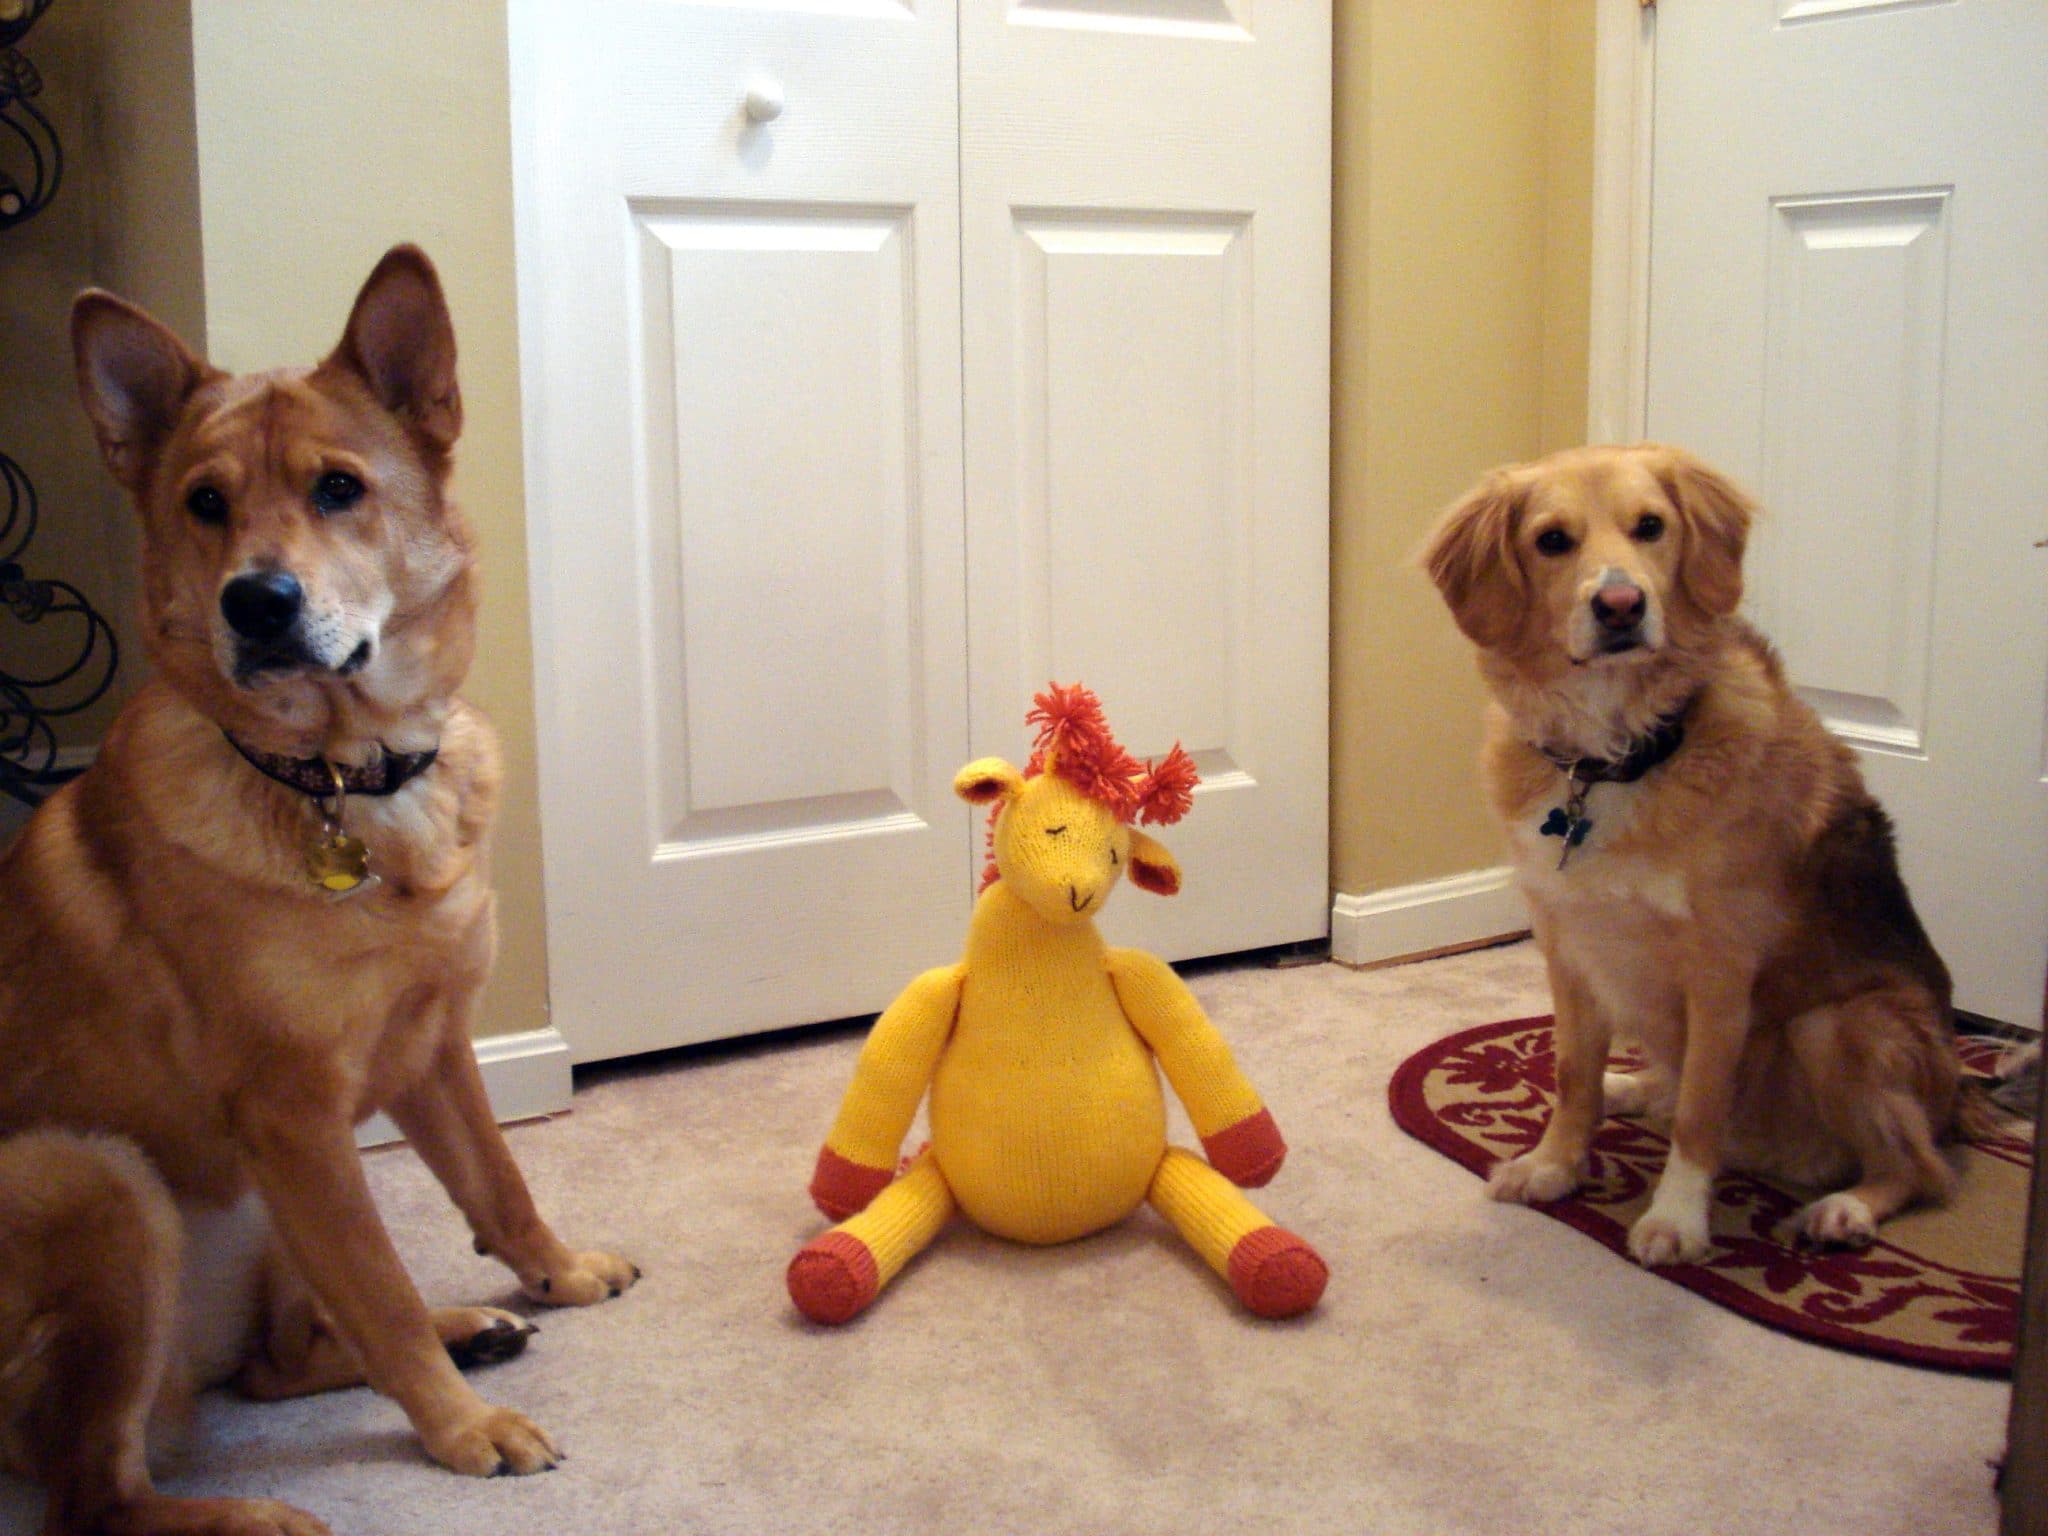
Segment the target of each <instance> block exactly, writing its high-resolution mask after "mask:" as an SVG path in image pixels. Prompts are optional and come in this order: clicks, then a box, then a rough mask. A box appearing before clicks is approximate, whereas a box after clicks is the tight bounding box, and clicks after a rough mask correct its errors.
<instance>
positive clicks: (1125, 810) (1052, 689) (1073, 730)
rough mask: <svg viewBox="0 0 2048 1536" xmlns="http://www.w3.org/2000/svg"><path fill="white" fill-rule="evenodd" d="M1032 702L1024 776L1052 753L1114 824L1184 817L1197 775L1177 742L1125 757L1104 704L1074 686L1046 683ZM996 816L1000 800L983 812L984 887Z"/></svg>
mask: <svg viewBox="0 0 2048 1536" xmlns="http://www.w3.org/2000/svg"><path fill="white" fill-rule="evenodd" d="M1031 705H1032V708H1031V712H1030V713H1029V714H1027V715H1026V716H1025V717H1024V723H1025V724H1026V725H1035V726H1037V727H1038V736H1037V738H1036V739H1035V740H1034V741H1033V743H1032V751H1031V760H1030V762H1028V763H1026V764H1025V765H1024V777H1025V778H1027V779H1033V778H1036V777H1038V775H1040V774H1041V773H1044V772H1045V765H1046V760H1047V758H1048V757H1050V758H1051V761H1052V771H1053V772H1054V773H1055V774H1057V775H1059V777H1061V778H1063V779H1065V780H1066V781H1067V782H1068V783H1069V784H1071V785H1073V786H1074V788H1076V789H1078V790H1079V791H1080V792H1081V793H1082V794H1084V795H1086V796H1087V797H1088V798H1089V799H1090V800H1093V801H1095V802H1096V804H1098V805H1101V806H1105V807H1107V808H1108V810H1109V811H1110V813H1111V814H1112V815H1114V816H1115V817H1116V819H1117V820H1118V821H1121V822H1125V823H1129V822H1132V821H1138V822H1142V823H1144V824H1145V825H1146V826H1171V825H1172V824H1173V823H1174V822H1176V821H1179V820H1180V819H1181V817H1183V816H1185V815H1187V813H1188V808H1189V807H1190V806H1191V805H1193V804H1194V798H1195V797H1194V790H1195V786H1196V785H1197V784H1199V783H1200V782H1201V775H1200V774H1198V773H1197V772H1196V771H1195V762H1194V759H1193V758H1191V757H1189V756H1188V755H1187V753H1186V752H1184V751H1182V750H1181V746H1180V743H1179V742H1175V743H1174V744H1173V749H1172V750H1171V751H1170V752H1168V753H1167V754H1166V756H1164V757H1162V758H1161V759H1160V760H1159V761H1158V762H1156V763H1147V762H1144V761H1143V760H1141V759H1139V758H1135V757H1133V756H1131V754H1130V753H1128V752H1126V751H1125V750H1124V749H1123V747H1122V746H1121V745H1120V744H1119V743H1118V741H1117V739H1116V737H1115V736H1113V735H1112V734H1111V733H1110V729H1109V721H1108V720H1107V719H1105V718H1104V717H1103V713H1102V701H1101V700H1100V699H1098V698H1097V697H1096V696H1095V693H1094V691H1093V690H1092V689H1089V688H1086V687H1083V686H1082V685H1081V684H1079V683H1074V684H1071V685H1069V686H1064V687H1063V686H1062V685H1060V684H1059V683H1048V684H1046V691H1045V692H1044V693H1041V694H1037V695H1035V696H1034V697H1033V698H1032V701H1031ZM1001 813H1002V805H1001V804H1000V802H999V803H998V804H997V805H996V806H995V807H993V808H992V809H991V810H990V812H989V818H988V846H989V860H988V866H987V868H986V869H984V870H983V871H982V876H981V888H982V889H983V890H987V889H988V888H989V887H990V886H991V885H993V884H994V883H995V881H996V879H997V873H996V861H995V844H996V817H997V816H999V815H1000V814H1001Z"/></svg>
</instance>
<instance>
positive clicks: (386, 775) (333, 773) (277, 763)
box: [221, 731, 441, 800]
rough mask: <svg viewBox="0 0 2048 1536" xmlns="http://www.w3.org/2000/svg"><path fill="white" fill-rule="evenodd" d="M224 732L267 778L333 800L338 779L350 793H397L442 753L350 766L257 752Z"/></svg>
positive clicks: (388, 755)
mask: <svg viewBox="0 0 2048 1536" xmlns="http://www.w3.org/2000/svg"><path fill="white" fill-rule="evenodd" d="M221 734H222V735H223V736H227V738H228V745H229V746H231V747H233V748H234V749H235V750H236V751H237V752H239V753H241V754H242V756H243V758H245V759H246V760H247V761H248V764H249V766H250V767H252V768H254V769H255V770H256V771H257V772H258V773H260V774H262V775H263V776H264V777H265V778H268V779H273V780H275V781H276V782H277V783H279V784H282V785H283V786H284V787H285V788H286V789H296V790H297V791H298V792H299V793H300V794H302V795H309V796H311V797H312V798H313V799H315V800H326V799H331V798H332V797H333V795H334V786H335V781H336V780H337V778H338V779H339V780H340V783H341V787H342V789H343V790H344V791H345V792H347V793H348V794H351V795H372V796H375V795H395V794H397V793H398V792H399V791H400V790H401V789H403V788H405V786H406V785H408V784H410V783H411V782H412V781H413V780H414V779H416V778H418V777H419V776H420V775H421V774H423V773H425V772H426V771H427V770H428V769H429V768H431V767H433V766H434V759H435V758H437V757H439V756H440V755H441V749H440V748H439V747H433V748H430V749H429V750H427V751H425V752H383V753H380V754H379V756H378V758H377V761H375V762H374V763H370V764H367V765H365V766H363V767H361V768H350V767H346V766H344V765H343V764H340V763H332V762H329V761H328V760H327V759H326V758H324V757H286V756H285V755H284V754H283V753H282V752H258V751H257V750H256V749H255V748H253V747H246V746H244V745H242V743H241V742H239V741H237V740H235V738H234V737H233V736H229V735H228V733H227V732H226V731H223V732H221Z"/></svg>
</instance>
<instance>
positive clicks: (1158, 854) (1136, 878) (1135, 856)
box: [1131, 827, 1180, 896]
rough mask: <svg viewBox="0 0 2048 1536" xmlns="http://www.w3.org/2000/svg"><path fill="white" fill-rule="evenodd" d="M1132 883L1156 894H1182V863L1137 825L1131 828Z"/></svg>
mask: <svg viewBox="0 0 2048 1536" xmlns="http://www.w3.org/2000/svg"><path fill="white" fill-rule="evenodd" d="M1131 884H1133V885H1135V886H1137V887H1138V888H1139V889H1140V890H1145V891H1150V892H1151V893H1152V894H1153V895H1155V896H1178V895H1179V894H1180V865H1179V864H1177V863H1175V862H1174V858H1173V855H1172V854H1170V853H1168V852H1167V851H1166V850H1165V849H1164V848H1162V847H1161V846H1160V845H1159V844H1158V843H1157V842H1155V841H1154V840H1153V839H1152V838H1150V837H1148V836H1146V835H1145V834H1144V833H1143V832H1140V831H1139V830H1138V829H1137V828H1136V827H1133V828H1131Z"/></svg>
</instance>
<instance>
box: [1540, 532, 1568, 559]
mask: <svg viewBox="0 0 2048 1536" xmlns="http://www.w3.org/2000/svg"><path fill="white" fill-rule="evenodd" d="M1572 547H1573V546H1572V536H1571V535H1570V534H1568V533H1566V532H1565V531H1564V530H1563V529H1562V528H1546V529H1544V530H1543V531H1542V532H1541V533H1539V534H1537V535H1536V553H1537V554H1539V555H1568V554H1570V553H1571V552H1572Z"/></svg>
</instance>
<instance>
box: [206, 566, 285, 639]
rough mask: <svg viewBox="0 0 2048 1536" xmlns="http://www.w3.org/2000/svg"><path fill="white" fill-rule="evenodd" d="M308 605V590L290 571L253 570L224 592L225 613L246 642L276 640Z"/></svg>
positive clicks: (229, 625) (223, 608)
mask: <svg viewBox="0 0 2048 1536" xmlns="http://www.w3.org/2000/svg"><path fill="white" fill-rule="evenodd" d="M305 605H306V593H305V590H304V589H303V588H302V587H300V585H299V579H298V577H296V576H294V575H293V574H292V573H291V572H290V571H252V572H251V573H249V574H248V575H246V576H237V577H236V578H235V579H234V580H233V581H231V582H229V583H228V584H227V585H226V586H224V587H222V588H221V589H220V611H221V614H222V616H223V617H224V618H226V620H227V621H228V628H230V629H232V630H233V631H234V632H235V633H236V634H238V635H240V636H241V637H242V638H243V639H244V640H275V639H276V638H277V637H278V636H279V635H281V634H283V633H284V632H285V631H286V630H288V629H290V628H291V627H292V625H293V624H295V623H296V622H297V621H298V617H299V610H300V609H301V608H303V607H304V606H305Z"/></svg>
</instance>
